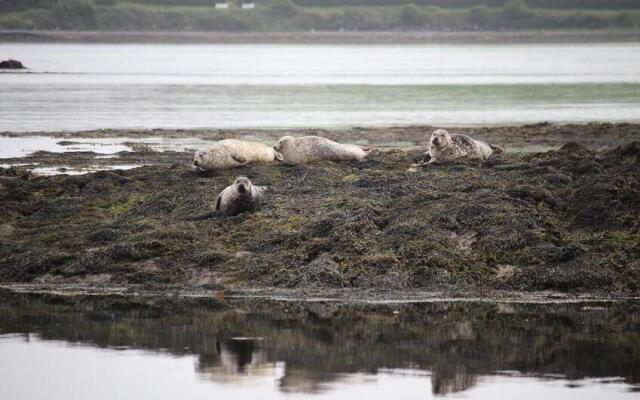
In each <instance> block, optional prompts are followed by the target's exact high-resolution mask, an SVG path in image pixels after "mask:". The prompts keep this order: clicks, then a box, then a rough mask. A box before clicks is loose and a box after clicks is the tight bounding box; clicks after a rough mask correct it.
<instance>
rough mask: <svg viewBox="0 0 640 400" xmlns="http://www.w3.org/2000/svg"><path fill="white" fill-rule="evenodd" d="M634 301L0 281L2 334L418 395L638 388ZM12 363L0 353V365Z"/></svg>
mask: <svg viewBox="0 0 640 400" xmlns="http://www.w3.org/2000/svg"><path fill="white" fill-rule="evenodd" d="M638 310H640V304H638V303H637V302H627V303H615V304H614V303H612V304H595V305H594V304H590V305H588V306H585V305H584V304H562V305H554V306H552V305H532V304H529V305H527V304H520V305H519V304H510V305H494V304H471V303H428V304H404V305H397V304H396V305H345V304H337V303H291V302H289V303H287V302H269V301H264V300H261V301H249V302H230V301H222V302H220V301H214V300H208V299H207V300H204V299H200V300H189V301H179V302H169V301H167V300H152V299H144V300H141V299H138V300H134V301H130V300H126V299H124V298H118V297H107V298H95V297H93V298H92V297H82V296H80V297H76V298H74V299H68V298H59V297H52V296H44V297H40V296H29V295H16V294H10V293H3V294H2V296H0V334H3V335H7V334H11V335H12V336H11V338H12V340H15V339H16V336H15V335H23V336H21V337H22V338H24V340H25V341H28V340H30V338H31V337H32V335H36V336H37V338H38V341H40V340H44V341H52V340H55V341H64V342H67V343H78V344H83V345H90V346H92V347H99V348H115V349H123V348H126V349H137V350H151V351H153V352H159V353H157V354H166V353H169V354H172V355H174V356H179V357H192V358H193V361H192V364H193V367H192V371H193V369H195V373H196V376H197V377H198V379H199V380H200V381H202V382H209V384H210V385H223V386H215V387H216V388H219V387H227V388H229V389H234V388H247V387H262V386H261V385H266V386H264V387H266V388H267V389H263V390H267V391H275V392H274V393H278V392H279V393H281V394H286V393H297V394H299V395H302V394H315V395H320V394H325V395H328V394H331V393H334V394H335V393H337V392H339V391H344V390H346V389H345V388H348V387H357V388H359V390H360V389H362V390H364V389H365V388H368V389H373V388H375V387H384V385H391V387H396V389H397V390H402V386H403V384H401V383H400V382H416V380H418V381H419V382H422V384H421V387H422V389H421V391H422V397H424V395H425V392H427V393H429V394H430V395H435V396H444V395H451V394H461V393H466V394H467V396H472V397H483V396H486V395H482V393H492V392H491V390H494V389H495V388H496V385H497V386H504V387H505V388H508V387H510V385H515V387H516V389H515V390H516V391H521V390H525V389H524V388H525V387H528V389H527V390H531V394H533V393H537V395H543V394H544V391H543V390H542V389H541V388H542V386H536V387H534V388H532V387H529V386H530V385H531V378H535V379H533V381H535V382H538V383H540V382H542V383H545V382H559V383H560V385H559V386H558V385H556V386H552V388H553V390H556V391H558V392H554V393H555V394H554V396H560V397H573V396H575V395H577V394H576V393H575V391H576V390H584V389H585V388H598V390H601V388H602V387H604V388H610V389H611V390H612V392H611V393H610V392H609V391H607V392H598V393H601V394H604V393H607V396H608V398H611V396H612V393H613V394H614V395H617V396H618V397H619V396H622V395H632V391H634V390H635V391H637V390H638V388H640V314H639V313H638ZM6 338H7V336H3V339H2V340H6ZM2 340H0V349H1V348H2V346H3V341H2ZM13 362H14V359H13V358H11V359H2V360H0V368H1V367H3V364H4V368H9V367H10V364H11V363H13ZM50 373H51V374H54V375H55V374H56V371H55V369H53V370H52V371H50ZM392 378H393V379H396V380H393V379H392ZM401 378H402V379H401ZM405 378H406V379H405ZM525 378H526V379H528V380H526V382H527V383H525V380H523V379H525ZM403 379H405V380H403ZM269 382H271V386H269V385H270V384H269ZM496 382H499V384H498V383H496ZM516 383H517V384H516ZM394 385H395V386H394ZM527 385H529V386H527ZM408 387H409V386H406V387H404V388H405V389H407V388H408ZM396 389H394V390H396ZM547 389H549V387H546V389H545V390H547ZM216 390H218V389H216ZM220 390H222V389H220ZM380 390H382V389H380ZM407 390H409V389H407ZM412 390H413V389H412ZM607 390H609V389H607ZM381 393H382V392H380V393H379V394H375V392H374V394H373V396H374V397H376V398H383V397H381V396H382V394H381ZM625 393H626V394H625ZM271 397H272V398H275V397H273V396H271ZM276 397H277V396H276ZM525 397H526V396H525ZM596 397H598V396H596ZM614 397H616V396H614Z"/></svg>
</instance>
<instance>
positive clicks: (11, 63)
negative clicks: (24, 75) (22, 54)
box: [0, 60, 26, 69]
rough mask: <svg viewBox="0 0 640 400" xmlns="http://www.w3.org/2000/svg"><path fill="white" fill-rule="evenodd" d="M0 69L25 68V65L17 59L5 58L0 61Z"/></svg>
mask: <svg viewBox="0 0 640 400" xmlns="http://www.w3.org/2000/svg"><path fill="white" fill-rule="evenodd" d="M0 69H26V67H25V66H24V65H22V63H21V62H20V61H18V60H5V61H0Z"/></svg>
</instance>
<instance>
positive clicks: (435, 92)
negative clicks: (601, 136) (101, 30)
mask: <svg viewBox="0 0 640 400" xmlns="http://www.w3.org/2000/svg"><path fill="white" fill-rule="evenodd" d="M9 57H11V58H15V59H18V60H20V61H22V62H23V63H25V65H27V66H28V67H29V68H30V71H29V72H30V73H22V72H18V73H1V74H0V131H57V130H84V129H99V128H172V127H180V128H198V127H205V128H206V127H209V128H238V127H257V128H276V127H336V126H388V125H409V124H430V125H436V126H451V125H458V126H460V125H469V126H474V125H501V124H519V123H527V122H540V121H556V122H567V121H575V122H585V121H602V120H606V121H638V120H640V44H611V43H610V44H570V45H567V44H562V45H554V44H536V45H423V46H419V45H397V46H381V45H362V46H339V45H306V46H302V45H137V44H136V45H105V44H0V58H9Z"/></svg>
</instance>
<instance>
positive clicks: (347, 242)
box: [0, 142, 640, 294]
mask: <svg viewBox="0 0 640 400" xmlns="http://www.w3.org/2000/svg"><path fill="white" fill-rule="evenodd" d="M417 155H418V153H417V152H403V151H399V150H394V151H390V152H385V153H382V154H380V155H377V156H374V157H372V158H371V159H369V160H367V161H364V162H360V163H357V162H353V163H331V162H326V163H315V164H310V165H305V166H284V165H254V166H249V167H244V168H240V169H237V170H232V171H229V172H224V173H220V174H215V175H202V174H198V173H195V172H194V171H192V170H191V169H190V168H189V167H187V166H186V165H173V166H149V167H143V168H139V169H134V170H129V171H115V172H106V171H103V172H98V173H93V174H88V175H83V176H55V177H49V178H40V177H35V178H34V177H32V176H28V175H26V174H24V173H20V172H19V171H18V172H17V171H16V170H6V169H5V170H0V171H2V172H1V173H0V175H2V176H3V177H2V180H0V185H2V186H1V187H0V218H1V222H0V224H1V225H0V259H1V260H2V263H1V264H2V265H1V266H0V280H1V281H4V282H99V283H100V284H105V285H108V284H111V285H116V284H134V283H145V284H153V285H167V284H172V285H183V286H186V287H196V286H200V287H202V286H204V287H221V288H243V287H262V288H264V287H281V288H308V289H321V288H356V289H366V288H376V289H381V290H382V289H384V290H387V289H389V290H392V289H408V288H420V289H425V290H436V289H437V290H441V289H451V290H467V289H507V290H525V291H533V290H546V289H551V290H559V291H573V292H603V293H604V292H607V293H617V294H623V293H627V294H628V293H631V292H633V291H636V290H637V289H638V287H639V283H640V235H639V232H638V230H639V228H640V182H639V180H640V142H632V143H630V144H627V145H625V146H622V147H619V148H616V149H613V150H607V151H601V152H594V151H591V150H587V149H586V148H584V147H581V146H579V145H576V144H567V145H565V146H564V147H562V148H561V149H559V150H558V151H551V152H546V153H534V154H525V155H514V154H505V155H501V156H497V157H495V158H492V159H491V160H489V161H488V162H486V163H483V164H475V163H473V164H472V163H467V164H457V165H446V166H431V167H427V168H424V169H422V170H420V171H419V172H417V173H408V172H406V170H407V167H408V166H409V165H410V164H411V162H412V159H413V158H414V157H416V156H417ZM238 175H246V176H248V177H249V178H250V179H251V180H252V181H253V182H254V183H255V184H257V185H267V186H270V187H271V188H272V190H271V191H270V192H269V193H268V194H267V195H266V196H265V205H264V207H263V209H262V211H261V212H258V213H255V214H244V215H240V216H237V217H222V216H217V215H215V214H212V212H211V211H212V210H213V204H212V203H213V201H214V199H215V197H216V195H217V194H218V192H219V191H220V190H221V189H222V188H224V187H225V186H226V185H228V184H229V183H230V182H231V181H232V180H233V179H234V178H235V177H236V176H238Z"/></svg>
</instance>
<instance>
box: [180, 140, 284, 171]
mask: <svg viewBox="0 0 640 400" xmlns="http://www.w3.org/2000/svg"><path fill="white" fill-rule="evenodd" d="M273 161H282V155H281V154H280V153H278V152H277V151H275V150H274V149H272V148H271V147H269V146H267V145H265V144H262V143H258V142H248V141H244V140H236V139H224V140H219V141H217V142H215V143H214V144H213V146H211V147H210V148H208V149H206V150H198V151H196V152H195V154H194V155H193V165H194V166H195V167H197V168H198V169H200V170H201V171H209V170H215V169H230V168H236V167H241V166H243V165H247V164H249V163H253V162H273Z"/></svg>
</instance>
